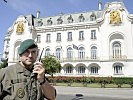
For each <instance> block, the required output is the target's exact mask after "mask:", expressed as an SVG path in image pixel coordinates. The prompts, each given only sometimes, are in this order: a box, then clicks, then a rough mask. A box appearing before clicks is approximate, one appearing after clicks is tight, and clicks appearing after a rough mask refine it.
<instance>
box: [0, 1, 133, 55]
mask: <svg viewBox="0 0 133 100" xmlns="http://www.w3.org/2000/svg"><path fill="white" fill-rule="evenodd" d="M6 1H7V3H6V2H4V0H0V13H1V14H0V54H2V53H3V45H4V37H5V35H6V34H7V30H8V28H9V27H11V25H12V24H13V23H14V21H15V20H16V19H17V18H18V16H20V15H29V14H33V15H34V16H36V12H37V11H40V17H48V16H55V15H59V14H60V13H64V14H70V13H76V12H85V11H92V10H98V2H99V1H100V2H102V8H103V7H104V5H105V3H107V2H113V1H123V2H124V5H125V6H126V8H127V10H128V12H129V13H130V14H133V7H132V5H133V1H132V0H6ZM0 56H1V55H0Z"/></svg>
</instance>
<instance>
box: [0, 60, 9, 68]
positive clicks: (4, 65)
mask: <svg viewBox="0 0 133 100" xmlns="http://www.w3.org/2000/svg"><path fill="white" fill-rule="evenodd" d="M1 61H2V63H0V69H1V68H5V67H7V66H8V59H7V58H5V59H4V58H3V59H1Z"/></svg>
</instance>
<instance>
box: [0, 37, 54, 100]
mask: <svg viewBox="0 0 133 100" xmlns="http://www.w3.org/2000/svg"><path fill="white" fill-rule="evenodd" d="M18 53H19V56H20V61H19V62H17V63H16V64H14V65H11V66H8V67H7V68H6V71H5V72H4V75H3V79H2V82H1V94H0V100H44V98H47V99H48V100H55V98H56V89H55V88H54V87H53V86H51V85H50V84H49V82H48V81H47V80H46V78H45V68H44V67H43V66H42V63H41V62H36V60H37V57H38V46H37V44H36V43H35V42H34V40H32V39H27V40H25V41H23V42H22V43H21V45H20V47H19V50H18Z"/></svg>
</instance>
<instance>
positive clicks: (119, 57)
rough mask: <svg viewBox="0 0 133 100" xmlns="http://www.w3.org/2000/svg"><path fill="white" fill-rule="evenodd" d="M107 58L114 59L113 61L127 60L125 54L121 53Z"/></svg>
mask: <svg viewBox="0 0 133 100" xmlns="http://www.w3.org/2000/svg"><path fill="white" fill-rule="evenodd" d="M109 59H110V60H114V61H119V60H127V56H126V55H123V56H110V57H109Z"/></svg>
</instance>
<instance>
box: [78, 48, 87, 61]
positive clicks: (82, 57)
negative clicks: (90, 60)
mask: <svg viewBox="0 0 133 100" xmlns="http://www.w3.org/2000/svg"><path fill="white" fill-rule="evenodd" d="M78 57H79V59H84V58H85V49H84V47H80V48H79V50H78Z"/></svg>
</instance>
